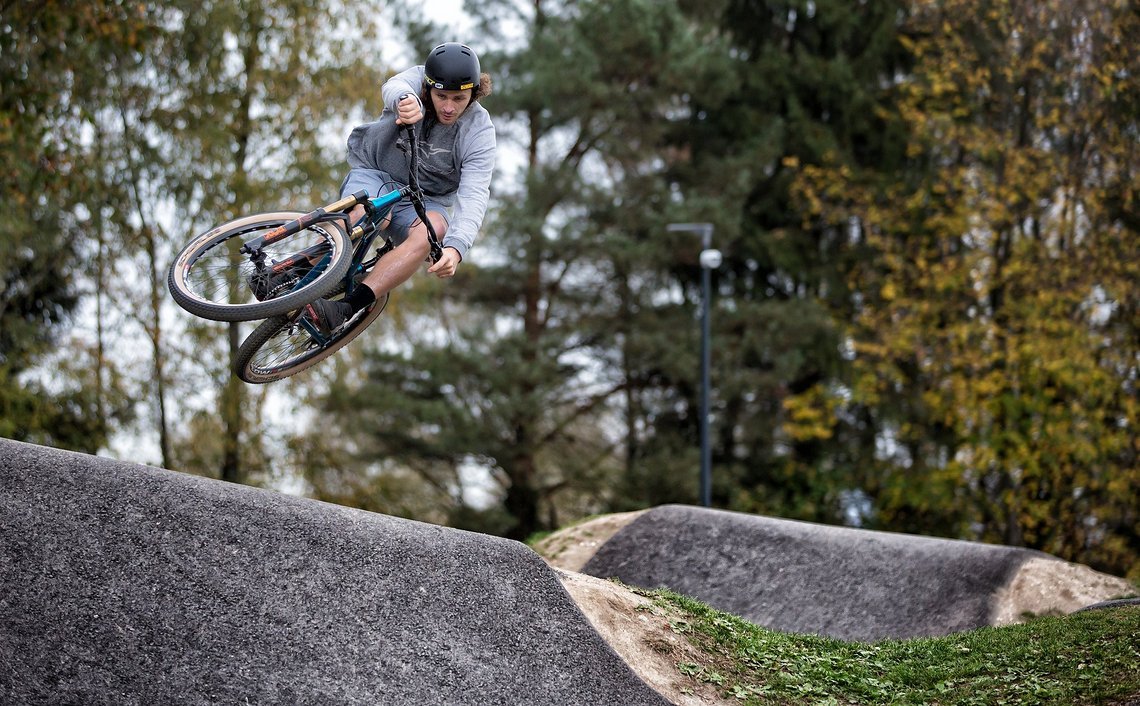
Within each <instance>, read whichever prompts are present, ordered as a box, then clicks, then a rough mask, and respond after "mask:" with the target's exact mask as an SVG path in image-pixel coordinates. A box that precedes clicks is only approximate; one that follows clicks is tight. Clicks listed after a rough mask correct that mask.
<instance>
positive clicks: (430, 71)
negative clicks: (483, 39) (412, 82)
mask: <svg viewBox="0 0 1140 706" xmlns="http://www.w3.org/2000/svg"><path fill="white" fill-rule="evenodd" d="M424 83H426V84H427V85H428V86H429V87H430V88H438V89H440V90H442V91H466V90H467V89H469V88H475V87H476V86H478V85H479V57H478V56H476V55H475V52H474V51H473V50H472V49H471V47H469V46H467V45H465V44H459V43H458V42H448V43H447V44H440V45H439V46H438V47H436V48H435V49H432V50H431V53H430V54H428V58H427V61H425V62H424Z"/></svg>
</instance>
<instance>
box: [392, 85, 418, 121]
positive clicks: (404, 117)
mask: <svg viewBox="0 0 1140 706" xmlns="http://www.w3.org/2000/svg"><path fill="white" fill-rule="evenodd" d="M423 119H424V111H423V110H422V109H421V108H420V102H419V101H418V100H417V99H416V97H415V96H413V95H412V94H411V93H407V94H405V95H404V97H403V98H401V99H400V102H399V103H397V104H396V124H397V125H415V124H416V123H418V122H419V121H421V120H423Z"/></svg>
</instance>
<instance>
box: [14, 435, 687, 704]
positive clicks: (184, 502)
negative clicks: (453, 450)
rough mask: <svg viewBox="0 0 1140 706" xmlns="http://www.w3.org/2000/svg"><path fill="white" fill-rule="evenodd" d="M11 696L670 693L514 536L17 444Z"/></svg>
mask: <svg viewBox="0 0 1140 706" xmlns="http://www.w3.org/2000/svg"><path fill="white" fill-rule="evenodd" d="M0 703H4V704H49V703H50V704H61V703H73V704H173V703H177V704H221V703H225V704H246V703H250V704H255V703H261V704H270V703H272V704H370V705H373V704H419V703H431V704H551V705H552V706H553V705H559V706H561V705H563V704H571V703H572V704H599V705H602V704H604V705H605V706H611V705H612V704H664V703H667V702H666V701H665V699H663V698H662V697H661V696H660V695H659V694H658V693H657V692H655V691H653V690H652V689H651V688H649V686H647V685H646V684H645V683H644V682H643V681H641V680H640V679H639V678H638V677H637V675H636V674H635V673H634V672H633V671H632V670H631V669H630V667H629V666H628V665H627V664H626V663H625V662H623V661H622V660H621V659H620V658H619V657H618V655H617V654H616V653H615V652H614V651H613V650H612V649H611V648H610V647H609V646H608V645H607V644H606V642H605V641H604V640H603V639H602V638H601V637H600V636H599V635H598V633H597V632H596V631H595V630H594V629H593V627H592V626H591V625H590V623H589V622H588V621H587V619H586V618H585V616H584V615H583V614H582V612H581V611H580V610H579V609H578V607H577V605H576V604H575V603H574V601H573V600H571V598H570V596H569V595H568V594H567V593H566V591H565V590H563V588H562V586H561V583H560V582H559V579H558V577H557V575H556V574H555V572H554V571H553V570H551V569H550V568H549V567H548V566H547V565H546V564H545V563H544V562H543V561H542V559H541V558H539V556H538V555H537V554H535V553H534V552H532V551H531V550H530V549H528V548H527V547H525V546H524V545H522V544H519V543H517V542H510V541H506V540H502V539H498V538H494V537H490V536H486V535H479V534H473V533H469V532H462V531H459V530H452V529H446V528H441V527H435V526H431V525H427V524H421V523H417V522H410V521H404V520H398V519H394V518H391V517H385V516H382V515H376V514H372V513H367V512H362V511H359V510H351V509H347V508H342V507H337V506H335V505H329V504H325V503H319V502H315V501H312V500H305V499H300V498H295V497H290V496H288V495H283V494H280V493H274V492H270V491H265V490H258V489H254V488H248V487H244V486H238V485H232V484H229V483H223V482H220V481H214V480H208V479H203V478H197V477H193V476H189V475H184V474H179V473H174V472H170V471H164V470H159V469H154V468H148V467H144V466H138V465H134V464H130V463H123V462H118V461H111V460H107V459H102V458H96V457H93V456H86V455H82V454H75V453H68V452H63V451H58V450H55V449H48V448H44V447H39V446H32V445H28V444H21V443H17V442H13V441H9V440H0Z"/></svg>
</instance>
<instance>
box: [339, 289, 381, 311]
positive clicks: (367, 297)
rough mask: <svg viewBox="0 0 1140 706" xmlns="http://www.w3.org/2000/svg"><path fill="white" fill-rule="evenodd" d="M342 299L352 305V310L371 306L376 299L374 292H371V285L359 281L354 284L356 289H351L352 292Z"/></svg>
mask: <svg viewBox="0 0 1140 706" xmlns="http://www.w3.org/2000/svg"><path fill="white" fill-rule="evenodd" d="M344 300H345V301H346V302H348V303H349V304H351V305H352V310H353V311H354V312H355V311H360V310H361V309H365V308H367V307H370V306H372V304H373V303H374V302H375V301H376V294H375V293H373V291H372V288H371V287H369V286H368V285H367V284H364V283H363V282H361V283H360V284H358V285H357V286H356V289H354V290H352V294H350V295H349V296H347V297H345V298H344Z"/></svg>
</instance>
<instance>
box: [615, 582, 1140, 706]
mask: <svg viewBox="0 0 1140 706" xmlns="http://www.w3.org/2000/svg"><path fill="white" fill-rule="evenodd" d="M635 590H637V592H638V593H641V594H642V595H645V596H647V597H649V598H650V599H652V601H653V602H654V604H655V606H656V607H657V609H661V610H663V611H664V613H665V614H666V615H668V616H670V624H671V626H672V629H673V630H674V632H676V633H679V634H683V635H685V636H686V637H687V638H688V639H689V641H690V642H692V643H693V644H694V645H696V646H697V648H698V649H699V650H700V651H701V653H703V654H704V655H707V660H704V663H702V664H696V663H688V662H685V663H681V664H679V665H678V668H679V669H680V670H681V671H682V672H683V673H685V674H687V675H689V676H690V677H692V678H693V679H695V680H698V681H703V682H708V683H711V684H713V685H715V686H716V687H717V688H718V689H719V690H720V692H721V693H722V694H724V695H727V696H729V697H734V698H735V699H738V700H739V701H740V703H742V704H940V705H942V704H945V705H950V704H985V705H987V706H989V705H990V704H1034V705H1036V704H1065V706H1070V705H1072V704H1125V703H1129V702H1130V701H1132V700H1133V699H1140V607H1136V606H1131V607H1122V608H1116V609H1111V610H1097V611H1090V612H1087V613H1076V614H1073V615H1069V616H1064V617H1047V618H1038V619H1034V620H1032V621H1030V622H1028V623H1026V624H1023V625H1012V626H1006V627H1000V628H983V629H980V630H973V631H970V632H965V633H959V634H956V635H951V636H947V637H941V638H932V639H915V640H886V641H882V642H876V643H856V642H844V641H841V640H834V639H829V638H822V637H816V636H809V635H791V634H785V633H779V632H773V631H771V630H766V629H764V628H760V627H757V626H756V625H754V624H752V623H749V622H747V621H745V620H742V619H740V618H737V617H735V616H732V615H729V614H727V613H722V612H720V611H717V610H715V609H713V608H710V607H708V606H706V605H704V604H703V603H700V602H698V601H695V600H692V599H690V598H686V597H684V596H680V595H677V594H675V593H671V592H669V591H642V590H640V589H635Z"/></svg>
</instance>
